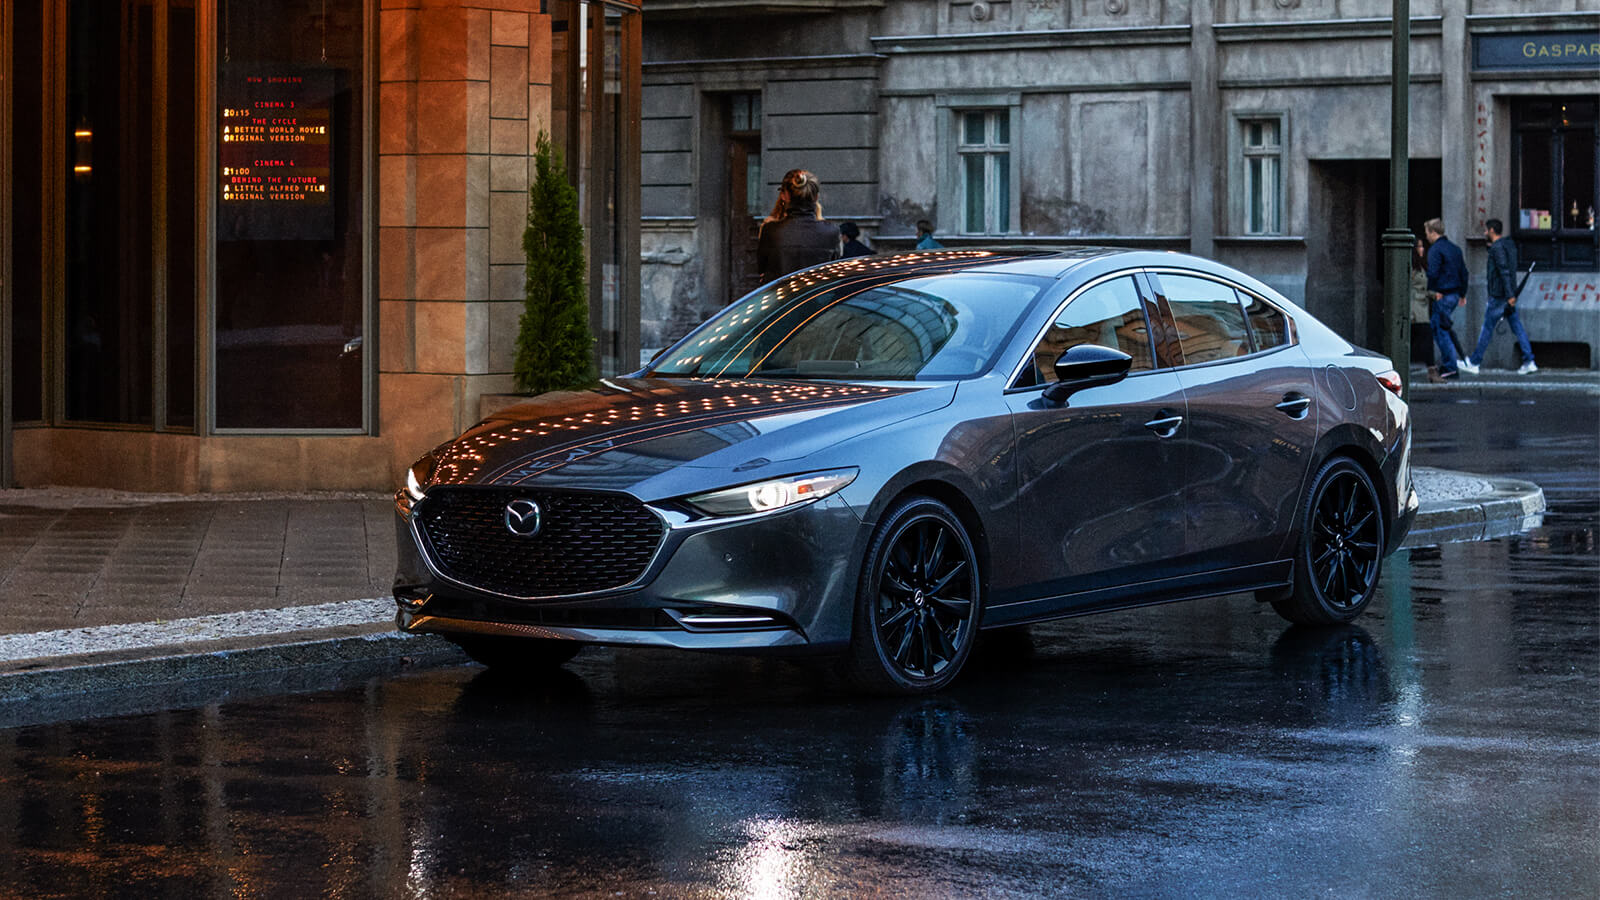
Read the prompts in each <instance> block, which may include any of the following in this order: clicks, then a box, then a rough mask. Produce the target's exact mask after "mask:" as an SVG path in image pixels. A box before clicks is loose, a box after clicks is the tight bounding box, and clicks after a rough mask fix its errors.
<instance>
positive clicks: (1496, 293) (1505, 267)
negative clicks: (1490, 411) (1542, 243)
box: [1461, 219, 1539, 375]
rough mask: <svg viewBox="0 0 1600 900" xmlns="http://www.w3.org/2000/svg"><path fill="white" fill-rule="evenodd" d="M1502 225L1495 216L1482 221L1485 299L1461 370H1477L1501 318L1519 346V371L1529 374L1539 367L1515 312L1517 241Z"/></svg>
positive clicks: (1520, 318) (1525, 330)
mask: <svg viewBox="0 0 1600 900" xmlns="http://www.w3.org/2000/svg"><path fill="white" fill-rule="evenodd" d="M1504 228H1505V225H1504V224H1503V223H1502V222H1501V221H1500V220H1499V219H1490V220H1489V221H1487V222H1485V223H1483V237H1484V240H1486V241H1488V242H1489V269H1488V273H1487V279H1486V281H1487V289H1488V294H1489V302H1488V304H1487V305H1486V306H1484V309H1483V331H1482V332H1480V333H1479V334H1478V346H1477V348H1476V349H1474V350H1473V351H1472V355H1471V356H1468V357H1467V358H1466V359H1463V360H1462V361H1461V371H1463V372H1466V373H1468V374H1470V375H1476V374H1478V367H1479V366H1481V365H1483V354H1484V352H1485V351H1487V350H1488V349H1489V341H1491V340H1493V339H1494V327H1495V326H1496V325H1498V324H1499V323H1500V320H1501V319H1502V318H1504V319H1505V320H1506V321H1507V322H1509V323H1511V333H1512V334H1513V335H1514V336H1515V337H1516V339H1517V347H1518V348H1520V349H1521V350H1522V368H1520V369H1518V370H1517V373H1518V374H1519V375H1532V374H1533V373H1534V372H1537V371H1539V367H1538V366H1537V365H1535V364H1534V362H1533V345H1532V344H1530V343H1528V332H1527V329H1525V328H1523V327H1522V317H1521V316H1518V315H1517V245H1516V244H1513V243H1512V242H1511V239H1510V238H1508V237H1503V236H1502V235H1501V231H1502V230H1504Z"/></svg>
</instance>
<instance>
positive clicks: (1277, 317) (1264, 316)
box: [1243, 294, 1294, 352]
mask: <svg viewBox="0 0 1600 900" xmlns="http://www.w3.org/2000/svg"><path fill="white" fill-rule="evenodd" d="M1243 296H1244V297H1245V298H1246V299H1247V300H1248V301H1249V302H1248V303H1246V304H1245V308H1244V317H1245V318H1246V319H1247V320H1249V322H1250V336H1251V337H1252V338H1254V339H1255V347H1256V351H1257V352H1260V351H1262V350H1271V349H1272V348H1273V347H1282V346H1283V345H1285V344H1292V343H1294V339H1293V338H1292V337H1291V336H1290V332H1289V317H1288V316H1286V315H1284V314H1283V313H1282V312H1281V311H1279V310H1278V308H1277V307H1275V306H1273V305H1272V304H1270V303H1268V302H1267V301H1265V300H1263V299H1261V298H1260V297H1252V296H1250V295H1249V294H1245V295H1243Z"/></svg>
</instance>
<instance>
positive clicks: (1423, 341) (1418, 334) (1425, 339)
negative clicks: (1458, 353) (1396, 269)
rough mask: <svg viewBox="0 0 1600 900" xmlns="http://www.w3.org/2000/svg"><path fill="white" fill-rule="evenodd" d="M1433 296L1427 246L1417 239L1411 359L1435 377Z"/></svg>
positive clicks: (1413, 255)
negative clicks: (1431, 323)
mask: <svg viewBox="0 0 1600 900" xmlns="http://www.w3.org/2000/svg"><path fill="white" fill-rule="evenodd" d="M1432 306H1433V295H1432V294H1430V293H1429V292H1428V244H1427V242H1426V241H1424V240H1423V239H1422V238H1417V242H1416V244H1415V245H1414V246H1413V247H1412V248H1411V359H1412V360H1413V361H1415V362H1419V363H1422V364H1423V365H1425V366H1427V368H1428V376H1429V377H1430V378H1432V377H1436V376H1437V375H1438V374H1439V367H1438V366H1437V365H1435V364H1434V362H1433V353H1434V351H1433V326H1431V325H1429V324H1428V316H1429V311H1430V308H1431V307H1432Z"/></svg>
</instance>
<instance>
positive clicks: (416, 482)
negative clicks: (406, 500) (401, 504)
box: [406, 453, 436, 503]
mask: <svg viewBox="0 0 1600 900" xmlns="http://www.w3.org/2000/svg"><path fill="white" fill-rule="evenodd" d="M435 465H436V462H435V460H434V458H433V454H432V453H429V454H428V455H427V456H424V457H423V458H421V459H419V460H417V461H416V462H415V463H413V464H412V466H411V468H410V469H407V470H406V496H408V497H410V498H411V502H413V503H415V502H417V501H418V500H421V499H422V498H423V496H424V493H425V492H424V490H423V485H425V484H427V483H428V481H429V479H431V478H433V469H434V466H435Z"/></svg>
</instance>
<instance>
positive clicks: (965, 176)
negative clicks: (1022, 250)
mask: <svg viewBox="0 0 1600 900" xmlns="http://www.w3.org/2000/svg"><path fill="white" fill-rule="evenodd" d="M957 116H958V118H959V120H960V141H959V143H958V144H957V147H956V153H957V154H958V156H959V158H960V176H961V188H960V190H961V198H962V200H961V209H962V212H961V230H962V232H964V233H966V234H1007V233H1009V232H1010V230H1011V113H1010V111H1009V110H1004V109H987V110H961V111H959V112H957Z"/></svg>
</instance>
